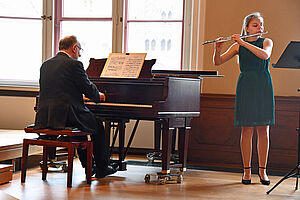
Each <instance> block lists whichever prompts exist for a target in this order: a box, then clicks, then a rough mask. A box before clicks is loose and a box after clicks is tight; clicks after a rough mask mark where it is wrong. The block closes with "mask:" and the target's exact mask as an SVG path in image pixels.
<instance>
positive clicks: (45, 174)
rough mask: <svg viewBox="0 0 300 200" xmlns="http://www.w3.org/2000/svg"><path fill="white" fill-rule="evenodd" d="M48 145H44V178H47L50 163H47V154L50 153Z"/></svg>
mask: <svg viewBox="0 0 300 200" xmlns="http://www.w3.org/2000/svg"><path fill="white" fill-rule="evenodd" d="M47 150H48V147H47V146H43V166H42V180H46V178H47V172H48V163H47V160H48V159H47V155H48V152H47Z"/></svg>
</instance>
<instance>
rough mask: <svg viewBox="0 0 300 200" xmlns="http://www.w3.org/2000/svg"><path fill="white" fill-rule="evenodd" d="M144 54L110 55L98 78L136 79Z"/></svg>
mask: <svg viewBox="0 0 300 200" xmlns="http://www.w3.org/2000/svg"><path fill="white" fill-rule="evenodd" d="M145 57H146V53H130V54H129V53H110V54H109V57H108V58H107V61H106V63H105V65H104V68H103V71H102V73H101V75H100V77H101V78H102V77H104V78H138V77H139V75H140V72H141V69H142V66H143V63H144V60H145Z"/></svg>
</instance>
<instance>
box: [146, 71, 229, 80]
mask: <svg viewBox="0 0 300 200" xmlns="http://www.w3.org/2000/svg"><path fill="white" fill-rule="evenodd" d="M152 75H153V76H154V77H166V76H171V77H183V78H201V77H223V75H218V71H188V70H152Z"/></svg>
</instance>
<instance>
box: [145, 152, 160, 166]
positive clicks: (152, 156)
mask: <svg viewBox="0 0 300 200" xmlns="http://www.w3.org/2000/svg"><path fill="white" fill-rule="evenodd" d="M146 156H147V159H148V162H150V163H153V162H154V161H155V160H162V153H161V152H153V153H147V154H146Z"/></svg>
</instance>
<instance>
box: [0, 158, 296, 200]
mask: <svg viewBox="0 0 300 200" xmlns="http://www.w3.org/2000/svg"><path fill="white" fill-rule="evenodd" d="M74 164H75V166H74V171H73V187H72V188H67V187H66V173H62V172H50V173H48V176H47V181H42V180H41V176H42V175H41V171H40V169H30V170H28V172H27V179H26V183H25V184H21V182H20V173H19V172H17V173H15V174H14V177H13V181H12V182H10V183H7V184H3V185H0V190H1V192H0V198H1V200H2V199H22V200H44V199H45V200H63V199H66V200H67V199H71V200H77V199H80V200H82V199H89V200H92V199H144V200H147V199H172V200H179V199H180V200H182V199H205V200H210V199H214V200H219V199H222V200H223V199H230V200H231V199H242V200H250V199H255V200H260V199H271V200H273V199H274V200H275V199H276V200H277V199H280V200H281V199H300V191H295V190H294V188H295V178H290V179H288V180H285V181H284V182H283V183H282V184H280V185H279V186H278V187H277V188H276V189H275V190H274V191H273V192H271V194H269V195H267V194H266V191H267V190H268V189H269V188H270V187H271V186H272V185H273V184H275V183H276V182H277V181H278V180H279V179H280V178H281V177H280V176H270V177H269V178H270V180H271V186H264V185H261V184H260V183H259V179H258V177H257V175H256V174H253V176H252V182H253V184H251V185H242V184H241V183H240V182H241V175H242V174H241V173H230V172H220V171H208V170H190V169H188V171H187V172H185V174H184V180H183V183H182V184H165V185H159V184H157V183H156V181H151V182H150V183H145V182H144V176H145V174H146V173H150V174H151V173H152V174H153V173H155V172H159V171H160V168H158V167H149V166H138V165H128V166H127V168H128V170H127V171H119V172H117V173H116V174H114V175H112V176H109V177H106V178H104V179H93V180H92V184H91V185H87V184H86V183H85V173H84V170H83V169H82V168H81V166H80V164H79V162H78V160H75V162H74ZM5 195H7V196H6V198H5V197H4V196H5ZM8 195H9V196H10V197H8Z"/></svg>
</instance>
